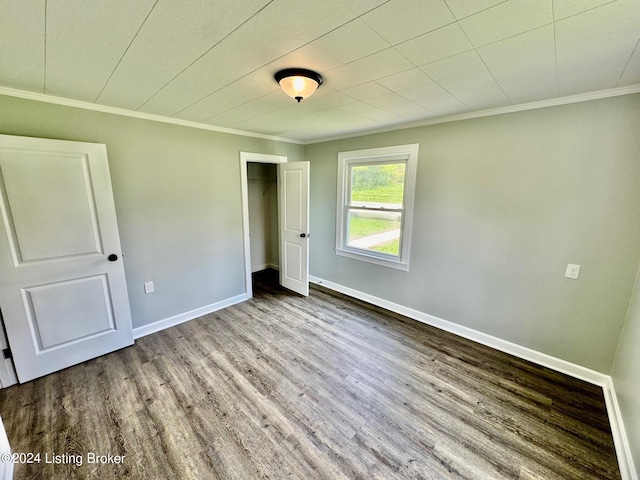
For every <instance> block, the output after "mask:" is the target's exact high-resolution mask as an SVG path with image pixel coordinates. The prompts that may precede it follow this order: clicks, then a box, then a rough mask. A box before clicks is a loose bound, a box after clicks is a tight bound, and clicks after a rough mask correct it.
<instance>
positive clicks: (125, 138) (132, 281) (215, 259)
mask: <svg viewBox="0 0 640 480" xmlns="http://www.w3.org/2000/svg"><path fill="white" fill-rule="evenodd" d="M0 133H3V134H7V135H23V136H32V137H43V138H54V139H63V140H75V141H82V142H96V143H104V144H106V145H107V152H108V155H109V166H110V169H111V179H112V184H113V191H114V197H115V203H116V212H117V215H118V225H119V228H120V238H121V243H122V251H123V256H124V262H125V272H126V277H127V285H128V289H129V301H130V304H131V313H132V317H133V325H134V327H139V326H142V325H145V324H148V323H152V322H155V321H158V320H162V319H165V318H168V317H171V316H173V315H178V314H181V313H184V312H188V311H190V310H193V309H196V308H200V307H204V306H206V305H210V304H212V303H215V302H218V301H220V300H224V299H227V298H229V297H233V296H235V295H239V294H242V293H244V254H243V251H242V215H241V211H242V210H241V203H240V160H239V158H240V156H239V152H240V151H249V152H260V153H270V154H277V155H287V156H288V157H289V160H290V161H294V160H301V159H302V157H303V147H302V146H300V145H294V144H288V143H281V142H273V141H269V140H263V139H257V138H250V137H243V136H237V135H229V134H224V133H217V132H210V131H205V130H198V129H193V128H186V127H180V126H175V125H169V124H164V123H158V122H151V121H146V120H138V119H133V118H128V117H122V116H117V115H110V114H105V113H98V112H93V111H87V110H81V109H76V108H71V107H63V106H59V105H53V104H47V103H41V102H35V101H30V100H23V99H18V98H12V97H6V96H0ZM150 280H152V281H154V282H155V293H153V294H150V295H145V294H144V290H143V282H145V281H150Z"/></svg>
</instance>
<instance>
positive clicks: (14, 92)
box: [0, 87, 304, 145]
mask: <svg viewBox="0 0 640 480" xmlns="http://www.w3.org/2000/svg"><path fill="white" fill-rule="evenodd" d="M0 95H6V96H8V97H16V98H24V99H26V100H35V101H37V102H45V103H54V104H56V105H63V106H65V107H74V108H81V109H83V110H92V111H94V112H102V113H110V114H112V115H121V116H124V117H131V118H139V119H141V120H150V121H152V122H160V123H169V124H171V125H179V126H182V127H190V128H198V129H200V130H209V131H212V132H218V133H228V134H231V135H241V136H243V137H253V138H263V139H265V140H273V141H276V142H286V143H295V144H298V145H302V144H303V143H304V142H302V141H300V140H295V139H292V138H286V137H276V136H273V135H265V134H261V133H255V132H247V131H244V130H234V129H233V128H225V127H216V126H215V125H208V124H206V123H198V122H190V121H189V120H181V119H179V118H172V117H165V116H162V115H154V114H152V113H144V112H138V111H135V110H127V109H124V108H118V107H110V106H108V105H100V104H98V103H91V102H84V101H82V100H72V99H70V98H63V97H56V96H54V95H47V94H44V93H36V92H27V91H25V90H18V89H15V88H8V87H0Z"/></svg>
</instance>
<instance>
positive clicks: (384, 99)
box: [367, 93, 407, 109]
mask: <svg viewBox="0 0 640 480" xmlns="http://www.w3.org/2000/svg"><path fill="white" fill-rule="evenodd" d="M367 103H368V104H370V105H373V106H374V107H380V108H384V109H386V108H387V107H392V106H394V105H400V104H402V103H407V99H406V98H402V97H401V96H400V95H398V94H396V93H388V94H387V95H382V96H380V97H376V98H370V99H369V100H367Z"/></svg>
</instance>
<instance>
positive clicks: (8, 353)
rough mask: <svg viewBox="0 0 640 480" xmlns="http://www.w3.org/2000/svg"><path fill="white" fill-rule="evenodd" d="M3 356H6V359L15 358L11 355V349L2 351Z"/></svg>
mask: <svg viewBox="0 0 640 480" xmlns="http://www.w3.org/2000/svg"><path fill="white" fill-rule="evenodd" d="M2 355H4V358H5V359H8V358H13V355H12V354H11V349H10V348H5V349H3V350H2Z"/></svg>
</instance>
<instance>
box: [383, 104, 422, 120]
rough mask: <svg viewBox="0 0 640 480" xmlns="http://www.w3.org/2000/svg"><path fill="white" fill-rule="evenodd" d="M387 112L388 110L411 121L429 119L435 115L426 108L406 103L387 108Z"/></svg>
mask: <svg viewBox="0 0 640 480" xmlns="http://www.w3.org/2000/svg"><path fill="white" fill-rule="evenodd" d="M385 110H388V111H389V112H391V113H394V114H396V115H400V116H401V117H404V118H405V119H411V120H416V119H419V118H427V117H429V116H431V114H432V113H433V112H431V111H429V110H427V109H426V108H424V107H422V106H420V105H417V104H415V103H412V102H404V103H400V104H398V105H391V106H390V107H386V108H385Z"/></svg>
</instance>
